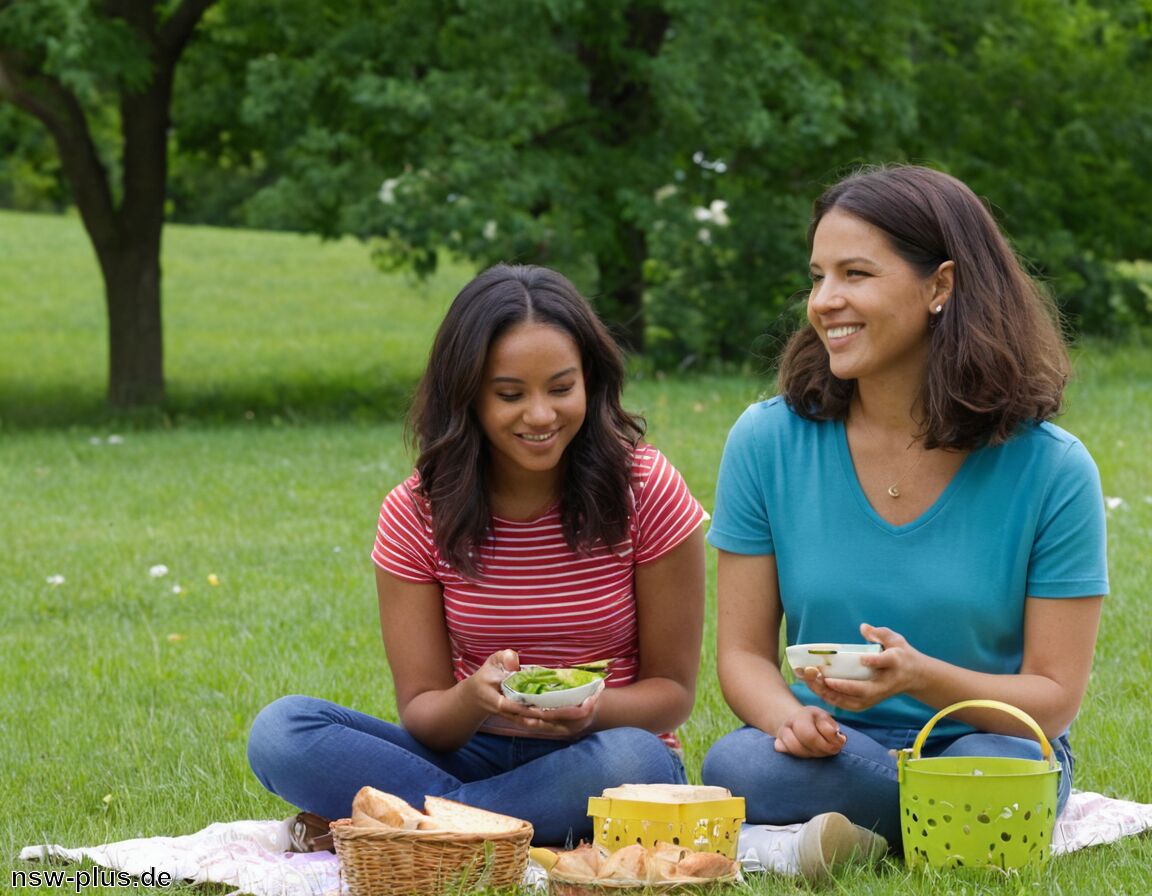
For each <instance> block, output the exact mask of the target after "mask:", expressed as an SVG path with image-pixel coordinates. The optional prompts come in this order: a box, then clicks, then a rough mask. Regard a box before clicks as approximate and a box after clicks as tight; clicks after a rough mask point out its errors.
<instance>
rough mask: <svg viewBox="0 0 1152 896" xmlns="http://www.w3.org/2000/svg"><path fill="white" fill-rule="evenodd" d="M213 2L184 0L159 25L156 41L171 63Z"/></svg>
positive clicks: (214, 1)
mask: <svg viewBox="0 0 1152 896" xmlns="http://www.w3.org/2000/svg"><path fill="white" fill-rule="evenodd" d="M215 3H216V0H184V2H183V3H181V4H180V5H179V6H177V7H176V9H174V10H173V11H172V15H170V16H169V17H168V20H167V21H166V22H165V23H164V24H163V25H161V26H160V34H159V35H158V43H159V45H160V49H161V52H162V53H163V54H164V55H165V56H166V57H168V58H170V59H172V60H173V63H175V60H177V59H179V58H180V54H181V53H183V52H184V47H185V46H186V45H187V43H188V41H189V40H190V39H191V37H192V32H193V31H195V30H196V26H197V25H198V24H199V23H200V20H201V19H202V18H203V17H204V13H206V12H207V11H208V8H209V7H211V6H212V5H213V4H215Z"/></svg>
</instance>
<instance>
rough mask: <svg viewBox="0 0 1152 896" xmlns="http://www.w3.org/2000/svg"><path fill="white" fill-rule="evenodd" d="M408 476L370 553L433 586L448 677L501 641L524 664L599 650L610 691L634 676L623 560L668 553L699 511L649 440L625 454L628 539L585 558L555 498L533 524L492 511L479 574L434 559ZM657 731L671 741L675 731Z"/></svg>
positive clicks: (631, 612)
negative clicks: (439, 600) (574, 546)
mask: <svg viewBox="0 0 1152 896" xmlns="http://www.w3.org/2000/svg"><path fill="white" fill-rule="evenodd" d="M418 482H419V479H418V476H417V474H415V473H413V474H412V476H410V477H409V478H408V479H407V480H406V481H405V482H404V483H402V484H401V485H398V486H397V487H396V488H394V489H393V490H392V491H391V493H390V494H389V495H388V497H387V498H385V500H384V505H383V507H382V508H381V511H380V522H379V526H378V528H377V532H376V544H375V547H374V548H373V550H372V560H373V562H374V563H376V565H377V566H379V567H380V568H381V569H383V570H384V571H386V572H388V573H390V574H392V575H394V576H396V577H397V578H400V579H404V580H405V581H409V582H419V583H430V582H436V583H438V584H439V585H440V586H441V588H442V589H443V594H444V619H445V623H446V625H447V628H448V636H449V641H450V644H451V650H452V665H453V672H454V674H455V676H456V679H457V680H458V681H459V680H462V679H464V678H466V677H468V676H469V675H471V674H472V673H473V672H475V671H476V670H477V669H478V668H479V667H480V666H481V665H482V664H483V663H484V662H485V661H486V660H487V659H488V657H489V656H491V655H492V654H493V653H495V652H496V651H498V650H504V649H507V648H511V649H513V650H515V651H516V652H517V653H518V654H519V656H520V662H521V663H522V664H524V665H528V664H539V665H547V666H562V665H574V664H577V663H586V662H591V661H593V660H598V659H605V658H609V657H610V658H612V659H613V660H614V662H613V663H612V664H611V666H610V669H609V678H608V681H607V684H608V686H609V687H620V686H622V685H626V684H631V683H632V682H634V681H635V680H636V676H637V672H638V668H639V641H638V631H637V620H636V599H635V594H634V592H633V571H634V568H635V567H636V566H639V565H641V564H644V563H648V562H651V561H653V560H655V559H657V558H658V557H661V556H663V555H664V554H666V553H667V552H668V551H670V550H672V549H673V548H674V547H676V546H677V545H678V544H680V543H681V542H682V541H683V540H684V539H685V538H687V537H688V536H689V535H691V534H692V532H693V531H695V529H696V528H697V527H698V526H699V525H700V522H701V521H702V520H703V519H704V518H705V516H706V514H705V512H704V509H703V508H702V507H701V506H700V503H699V502H698V501H697V500H696V499H695V498H694V497H693V496H692V494H691V492H689V490H688V486H687V484H686V483H685V482H684V479H683V477H682V476H681V475H680V473H679V472H678V471H677V470H676V469H675V468H674V467H673V466H672V465H671V464H670V463H669V462H668V460H667V458H665V457H664V455H663V454H661V453H660V452H659V451H658V450H657V449H656V448H654V447H652V446H651V445H642V446H640V447H638V448H636V450H635V451H634V452H633V456H632V495H633V499H634V500H633V506H632V513H631V516H630V519H629V537H628V540H627V541H625V542H622V543H621V544H618V545H616V546H615V547H614V548H612V549H608V548H606V547H602V546H601V547H598V548H597V549H596V550H594V551H593V552H592V553H591V554H589V555H580V554H576V553H574V552H573V551H572V550H571V549H570V548H569V547H568V545H567V544H566V543H565V541H564V533H563V530H562V529H561V525H560V513H559V507H558V506H553V507H550V508H549V509H548V510H546V511H545V512H544V513H543V514H542V515H541V516H540V517H539V518H537V519H534V520H523V521H522V520H506V519H501V518H500V517H493V518H492V524H491V529H490V531H489V535H488V537H487V538H486V539H485V541H484V542H483V544H482V545H481V547H480V551H481V557H482V559H483V566H482V575H483V578H482V579H481V580H480V581H478V582H475V581H469V580H468V579H466V578H464V577H463V576H461V575H460V574H459V573H457V572H456V571H455V570H454V569H452V568H451V567H450V566H448V564H447V563H445V562H444V560H443V559H442V558H441V557H440V553H439V551H437V550H436V545H435V542H434V541H433V538H432V516H431V513H430V511H429V509H428V506H427V502H426V500H425V499H423V498H414V492H413V490H414V488H415V486H416V485H417V483H418ZM501 721H503V720H501ZM486 727H487V728H488V729H489V730H492V726H486ZM666 739H667V740H668V742H669V743H670V744H673V745H675V744H676V740H675V738H674V737H672V736H666Z"/></svg>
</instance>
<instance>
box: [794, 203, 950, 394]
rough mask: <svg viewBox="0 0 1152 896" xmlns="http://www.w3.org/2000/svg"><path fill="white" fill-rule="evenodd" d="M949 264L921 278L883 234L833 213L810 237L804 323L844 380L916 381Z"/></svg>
mask: <svg viewBox="0 0 1152 896" xmlns="http://www.w3.org/2000/svg"><path fill="white" fill-rule="evenodd" d="M951 271H952V263H951V262H945V263H944V264H943V265H941V266H940V268H939V269H938V270H937V271H936V272H935V273H934V274H932V275H930V276H928V277H924V276H922V275H921V274H920V273H919V272H918V271H917V270H916V269H915V268H914V267H913V266H912V265H911V264H909V263H908V262H907V261H905V260H904V259H903V258H901V257H900V256H899V255H898V254H897V253H896V251H895V250H894V249H893V248H892V245H891V243H890V242H889V241H888V239H887V237H886V236H885V235H884V233H883V232H882V231H880V230H879V229H877V228H876V227H873V226H872V225H871V224H869V223H868V222H866V221H864V220H862V219H860V218H857V217H856V216H854V215H850V214H848V213H846V212H843V211H840V210H839V209H835V208H834V209H832V210H831V211H829V212H828V213H827V214H826V215H825V216H824V217H823V218H822V219H821V220H820V223H819V224H818V225H817V227H816V231H815V233H814V234H813V238H812V258H811V272H812V291H811V293H810V294H809V296H808V320H809V322H810V323H811V324H812V326H813V327H814V328H815V330H816V332H817V333H818V334H819V336H820V339H821V341H822V342H823V343H824V346H825V348H826V349H827V350H828V359H829V364H830V366H831V369H832V373H833V374H834V375H835V376H837V377H839V378H840V379H843V380H853V379H854V380H858V381H859V380H863V379H867V378H876V379H877V380H878V381H882V380H890V379H897V380H900V381H903V382H904V383H906V384H911V385H916V384H918V383H919V382H921V381H922V380H923V377H924V371H925V362H926V360H927V356H928V345H929V333H928V322H929V319H930V317H931V314H932V311H933V309H934V308H935V306H936V305H940V304H943V303H945V302H947V300H948V292H949V289H950V286H951Z"/></svg>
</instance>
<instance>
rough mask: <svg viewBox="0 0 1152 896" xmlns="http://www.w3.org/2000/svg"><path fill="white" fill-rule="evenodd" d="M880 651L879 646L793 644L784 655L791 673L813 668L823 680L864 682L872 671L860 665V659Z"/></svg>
mask: <svg viewBox="0 0 1152 896" xmlns="http://www.w3.org/2000/svg"><path fill="white" fill-rule="evenodd" d="M881 649H882V648H881V647H880V645H879V644H793V645H792V646H791V647H789V648H788V649H787V651H786V653H787V655H788V665H790V666H791V667H792V669H793V671H799V670H800V669H803V668H804V667H805V666H815V667H816V668H818V669H819V670H820V672H821V674H823V675H824V677H825V678H852V679H855V680H857V681H866V680H867V679H869V678H871V677H872V675H873V671H872V670H871V669H869V668H868V667H867V666H863V665H861V664H860V657H862V656H863V655H864V654H866V653H879V652H880V651H881Z"/></svg>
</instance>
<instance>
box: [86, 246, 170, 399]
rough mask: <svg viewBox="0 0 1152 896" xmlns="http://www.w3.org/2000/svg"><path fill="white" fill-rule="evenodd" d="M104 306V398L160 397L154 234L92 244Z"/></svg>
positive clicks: (160, 347)
mask: <svg viewBox="0 0 1152 896" xmlns="http://www.w3.org/2000/svg"><path fill="white" fill-rule="evenodd" d="M97 253H98V256H99V259H100V267H101V270H102V271H103V274H104V298H105V302H106V304H107V309H108V402H109V404H111V405H112V407H115V408H134V407H144V406H148V405H155V404H159V403H160V402H162V401H163V400H164V330H163V326H162V320H161V313H160V234H159V232H157V233H156V234H155V235H154V237H153V238H151V239H147V238H144V239H139V238H138V239H136V240H129V241H126V242H124V243H122V244H119V245H115V246H110V247H104V248H102V249H97Z"/></svg>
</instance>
